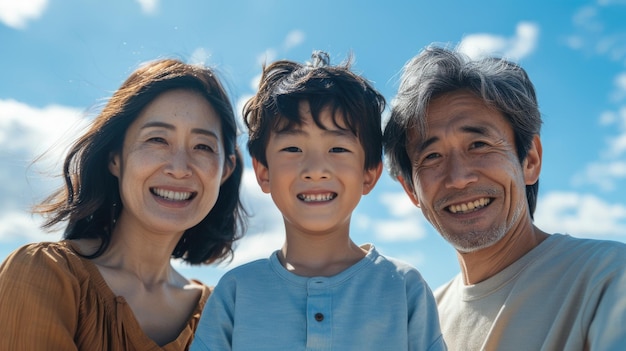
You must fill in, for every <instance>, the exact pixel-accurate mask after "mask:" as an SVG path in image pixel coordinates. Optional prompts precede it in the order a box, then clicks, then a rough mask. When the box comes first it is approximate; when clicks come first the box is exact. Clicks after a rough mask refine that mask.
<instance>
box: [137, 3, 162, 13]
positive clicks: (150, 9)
mask: <svg viewBox="0 0 626 351" xmlns="http://www.w3.org/2000/svg"><path fill="white" fill-rule="evenodd" d="M137 2H138V3H139V6H141V12H143V13H144V14H146V15H152V14H155V13H156V12H157V10H158V8H159V0H137Z"/></svg>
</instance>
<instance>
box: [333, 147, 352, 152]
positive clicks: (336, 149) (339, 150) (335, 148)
mask: <svg viewBox="0 0 626 351" xmlns="http://www.w3.org/2000/svg"><path fill="white" fill-rule="evenodd" d="M330 152H350V150H348V149H346V148H344V147H333V148H331V149H330Z"/></svg>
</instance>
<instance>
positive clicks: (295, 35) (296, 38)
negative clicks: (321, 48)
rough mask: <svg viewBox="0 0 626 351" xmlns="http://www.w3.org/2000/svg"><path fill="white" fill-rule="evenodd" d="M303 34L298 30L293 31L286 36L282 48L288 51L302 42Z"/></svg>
mask: <svg viewBox="0 0 626 351" xmlns="http://www.w3.org/2000/svg"><path fill="white" fill-rule="evenodd" d="M304 38H305V35H304V32H302V31H300V30H293V31H291V32H289V33H288V34H287V37H286V38H285V42H284V43H283V47H284V48H285V50H290V49H292V48H294V47H296V46H298V45H300V44H302V43H303V42H304Z"/></svg>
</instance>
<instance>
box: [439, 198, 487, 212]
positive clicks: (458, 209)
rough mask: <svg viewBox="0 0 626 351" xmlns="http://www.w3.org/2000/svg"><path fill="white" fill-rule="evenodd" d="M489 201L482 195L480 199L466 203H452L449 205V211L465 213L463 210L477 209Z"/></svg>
mask: <svg viewBox="0 0 626 351" xmlns="http://www.w3.org/2000/svg"><path fill="white" fill-rule="evenodd" d="M490 202H491V200H490V199H488V198H486V197H483V198H482V199H479V200H476V201H472V202H468V203H466V204H461V205H452V206H450V207H449V209H450V212H452V213H465V212H471V211H474V210H477V209H479V208H483V207H485V206H487V205H488V204H489V203H490Z"/></svg>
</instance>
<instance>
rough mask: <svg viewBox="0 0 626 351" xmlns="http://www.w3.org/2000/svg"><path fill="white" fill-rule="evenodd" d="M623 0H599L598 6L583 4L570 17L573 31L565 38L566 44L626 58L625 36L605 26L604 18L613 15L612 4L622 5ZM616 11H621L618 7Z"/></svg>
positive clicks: (610, 57) (617, 57) (614, 58)
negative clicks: (583, 5)
mask: <svg viewBox="0 0 626 351" xmlns="http://www.w3.org/2000/svg"><path fill="white" fill-rule="evenodd" d="M625 3H626V1H625V0H600V1H599V2H598V5H599V6H593V5H592V6H585V7H583V8H581V9H580V10H579V11H578V12H576V13H575V14H574V16H573V17H572V23H573V24H574V32H575V33H573V34H570V35H569V36H568V38H567V39H566V45H567V46H568V47H570V48H571V49H574V50H586V51H589V52H594V53H595V54H598V55H602V56H606V57H608V58H609V59H611V60H614V61H620V60H622V59H624V58H626V36H624V33H623V31H621V30H619V29H618V30H617V31H615V30H614V29H613V27H611V26H605V18H609V17H613V15H614V13H613V12H614V11H615V10H614V8H613V6H614V5H623V4H625ZM618 11H621V10H620V9H618Z"/></svg>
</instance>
